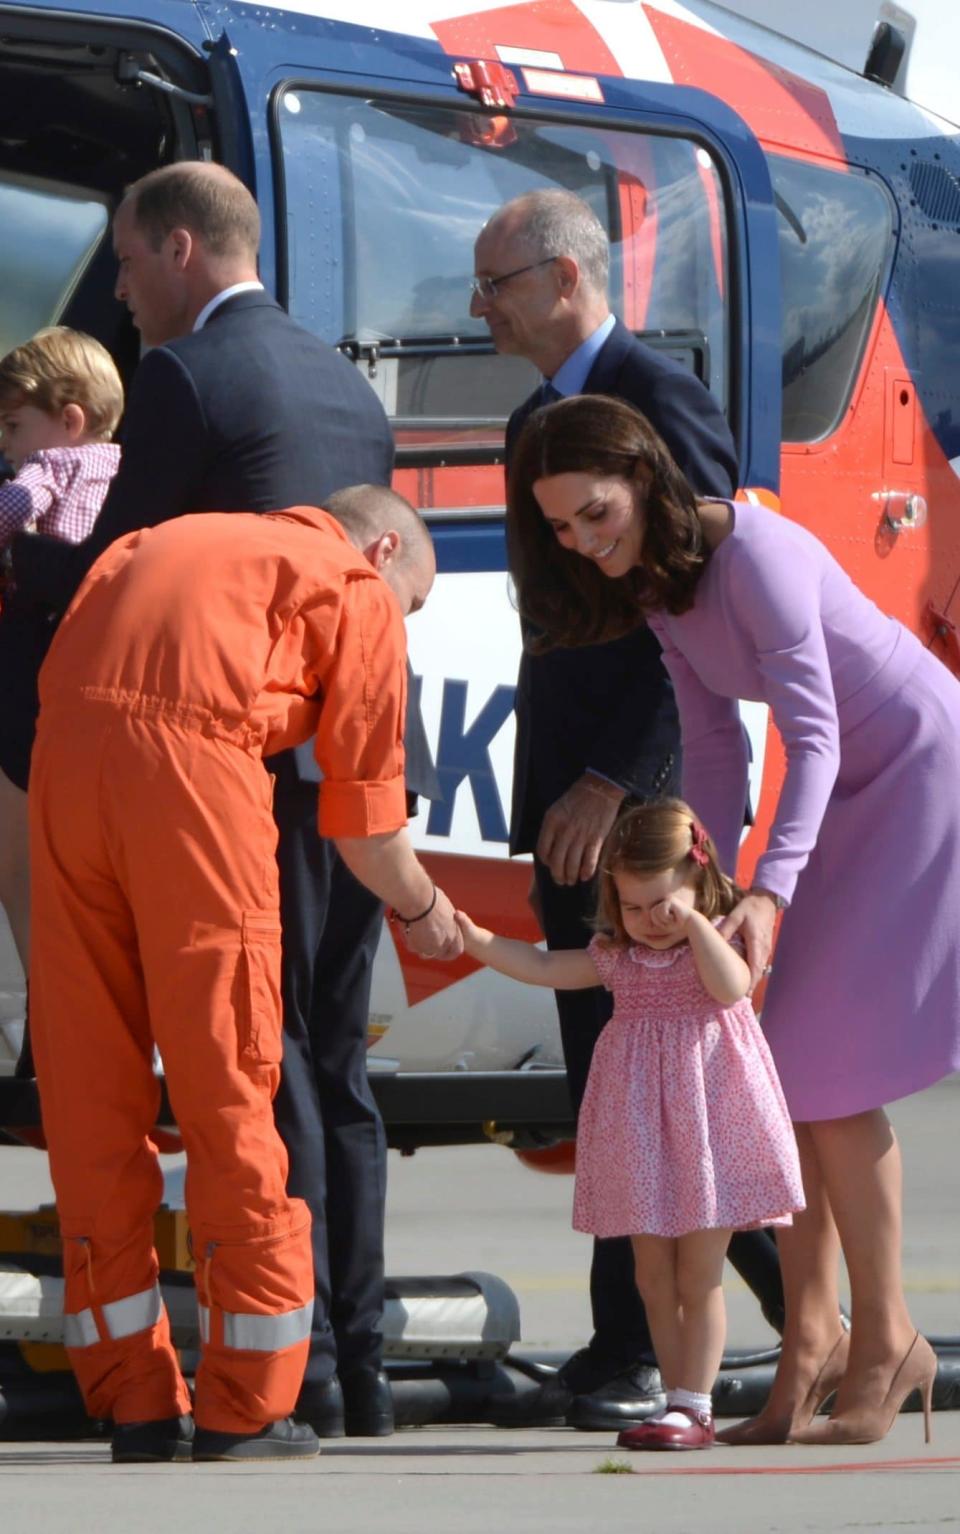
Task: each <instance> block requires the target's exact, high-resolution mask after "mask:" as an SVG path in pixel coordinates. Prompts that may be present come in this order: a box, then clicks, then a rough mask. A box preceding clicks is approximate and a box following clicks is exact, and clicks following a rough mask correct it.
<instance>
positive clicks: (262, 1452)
mask: <svg viewBox="0 0 960 1534" xmlns="http://www.w3.org/2000/svg"><path fill="white" fill-rule="evenodd" d="M319 1453H320V1445H319V1443H318V1442H317V1435H316V1433H315V1432H314V1431H313V1428H312V1427H307V1426H306V1425H305V1424H304V1423H300V1422H294V1420H293V1418H292V1417H284V1418H283V1419H282V1420H281V1421H280V1422H268V1423H267V1425H266V1427H262V1428H261V1429H260V1431H259V1433H215V1432H214V1431H213V1429H212V1428H208V1427H198V1428H197V1431H196V1434H195V1436H194V1440H193V1458H194V1460H195V1461H196V1460H213V1459H231V1460H232V1459H242V1460H248V1459H312V1458H313V1456H314V1455H315V1454H319Z"/></svg>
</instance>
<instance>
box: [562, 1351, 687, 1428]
mask: <svg viewBox="0 0 960 1534" xmlns="http://www.w3.org/2000/svg"><path fill="white" fill-rule="evenodd" d="M665 1405H666V1395H665V1394H664V1389H663V1382H662V1380H661V1379H660V1371H659V1369H656V1368H654V1367H653V1366H652V1365H651V1364H635V1365H634V1366H633V1368H631V1369H624V1370H623V1371H622V1372H621V1373H620V1374H615V1375H614V1377H613V1379H609V1380H607V1381H606V1383H605V1384H603V1385H598V1386H597V1387H596V1389H594V1390H591V1391H589V1392H585V1393H583V1394H580V1395H575V1396H574V1398H573V1403H572V1405H571V1407H570V1410H569V1411H568V1412H567V1423H568V1425H569V1426H570V1427H577V1428H580V1429H582V1430H583V1431H585V1432H619V1431H620V1430H621V1429H622V1428H625V1427H630V1426H631V1425H632V1424H635V1423H640V1422H645V1421H646V1419H647V1418H648V1417H652V1416H653V1415H654V1414H655V1413H656V1412H658V1411H662V1410H663V1408H664V1406H665Z"/></svg>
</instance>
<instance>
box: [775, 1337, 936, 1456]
mask: <svg viewBox="0 0 960 1534" xmlns="http://www.w3.org/2000/svg"><path fill="white" fill-rule="evenodd" d="M936 1374H937V1355H936V1353H935V1352H934V1351H933V1348H932V1347H931V1346H930V1344H929V1342H928V1341H927V1340H926V1338H925V1337H921V1336H920V1333H919V1332H915V1333H914V1338H913V1341H912V1342H911V1344H910V1346H909V1348H908V1349H907V1351H906V1353H905V1354H904V1356H903V1358H902V1359H901V1360H900V1364H899V1366H898V1368H897V1369H896V1370H895V1371H894V1375H893V1379H892V1380H891V1381H890V1385H889V1388H888V1390H887V1393H886V1395H885V1396H884V1398H883V1400H882V1401H879V1402H878V1403H877V1404H876V1405H875V1406H860V1407H857V1406H854V1407H851V1408H850V1409H849V1410H848V1411H844V1412H841V1413H840V1414H839V1415H838V1416H836V1417H828V1418H827V1419H826V1421H824V1422H813V1423H811V1425H810V1426H809V1427H807V1428H804V1429H802V1430H798V1431H796V1432H791V1434H790V1441H791V1443H819V1444H834V1443H835V1444H849V1443H876V1442H877V1441H878V1439H880V1438H885V1437H886V1435H887V1434H888V1433H889V1431H890V1429H891V1428H892V1427H893V1424H894V1422H895V1421H896V1417H897V1413H898V1412H899V1410H900V1408H901V1406H902V1405H903V1403H904V1401H905V1400H906V1399H907V1396H909V1395H912V1393H913V1392H914V1391H915V1390H919V1392H920V1399H921V1401H922V1402H923V1441H924V1443H929V1442H930V1437H931V1428H930V1412H931V1408H932V1404H933V1382H934V1380H935V1378H936Z"/></svg>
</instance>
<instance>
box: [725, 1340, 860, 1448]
mask: <svg viewBox="0 0 960 1534" xmlns="http://www.w3.org/2000/svg"><path fill="white" fill-rule="evenodd" d="M849 1352H850V1333H849V1332H841V1333H840V1336H839V1337H838V1338H837V1340H836V1342H835V1343H834V1344H833V1347H832V1348H831V1349H830V1351H829V1353H828V1354H827V1356H826V1358H825V1359H824V1361H823V1363H822V1364H821V1365H820V1368H819V1370H818V1372H817V1377H816V1379H815V1380H814V1381H813V1384H812V1385H811V1386H810V1389H809V1390H808V1391H807V1393H806V1395H805V1396H804V1398H803V1400H802V1401H801V1402H800V1404H799V1406H798V1407H797V1408H796V1410H795V1411H794V1413H793V1415H792V1416H791V1417H790V1418H789V1419H786V1418H784V1417H781V1418H779V1419H778V1420H777V1421H770V1420H769V1419H768V1420H766V1421H765V1420H764V1415H763V1413H762V1412H761V1413H760V1414H759V1416H756V1417H748V1418H747V1419H746V1421H744V1422H738V1423H736V1424H735V1426H734V1427H726V1428H724V1429H723V1432H722V1433H718V1434H717V1442H718V1443H729V1444H737V1445H740V1444H756V1445H759V1444H771V1443H787V1442H788V1441H789V1440H790V1439H792V1438H793V1436H794V1434H795V1433H797V1432H799V1431H800V1430H801V1429H802V1428H805V1427H807V1426H808V1425H809V1424H810V1423H811V1422H812V1421H813V1419H814V1417H815V1416H816V1415H817V1412H818V1411H819V1410H820V1408H821V1406H822V1405H823V1404H824V1402H825V1401H827V1400H829V1398H830V1396H832V1395H833V1394H834V1392H835V1391H836V1389H837V1386H838V1385H839V1384H840V1381H841V1380H842V1379H843V1376H844V1372H845V1370H846V1367H847V1355H848V1353H849Z"/></svg>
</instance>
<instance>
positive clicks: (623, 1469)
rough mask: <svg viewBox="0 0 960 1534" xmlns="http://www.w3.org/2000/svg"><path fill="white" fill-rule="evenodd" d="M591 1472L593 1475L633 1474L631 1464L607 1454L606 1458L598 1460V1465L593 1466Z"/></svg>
mask: <svg viewBox="0 0 960 1534" xmlns="http://www.w3.org/2000/svg"><path fill="white" fill-rule="evenodd" d="M593 1473H594V1475H633V1466H632V1465H631V1464H629V1463H628V1462H627V1460H625V1459H614V1458H613V1456H612V1455H608V1456H607V1458H606V1459H602V1460H601V1461H600V1463H599V1465H595V1466H594V1469H593Z"/></svg>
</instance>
